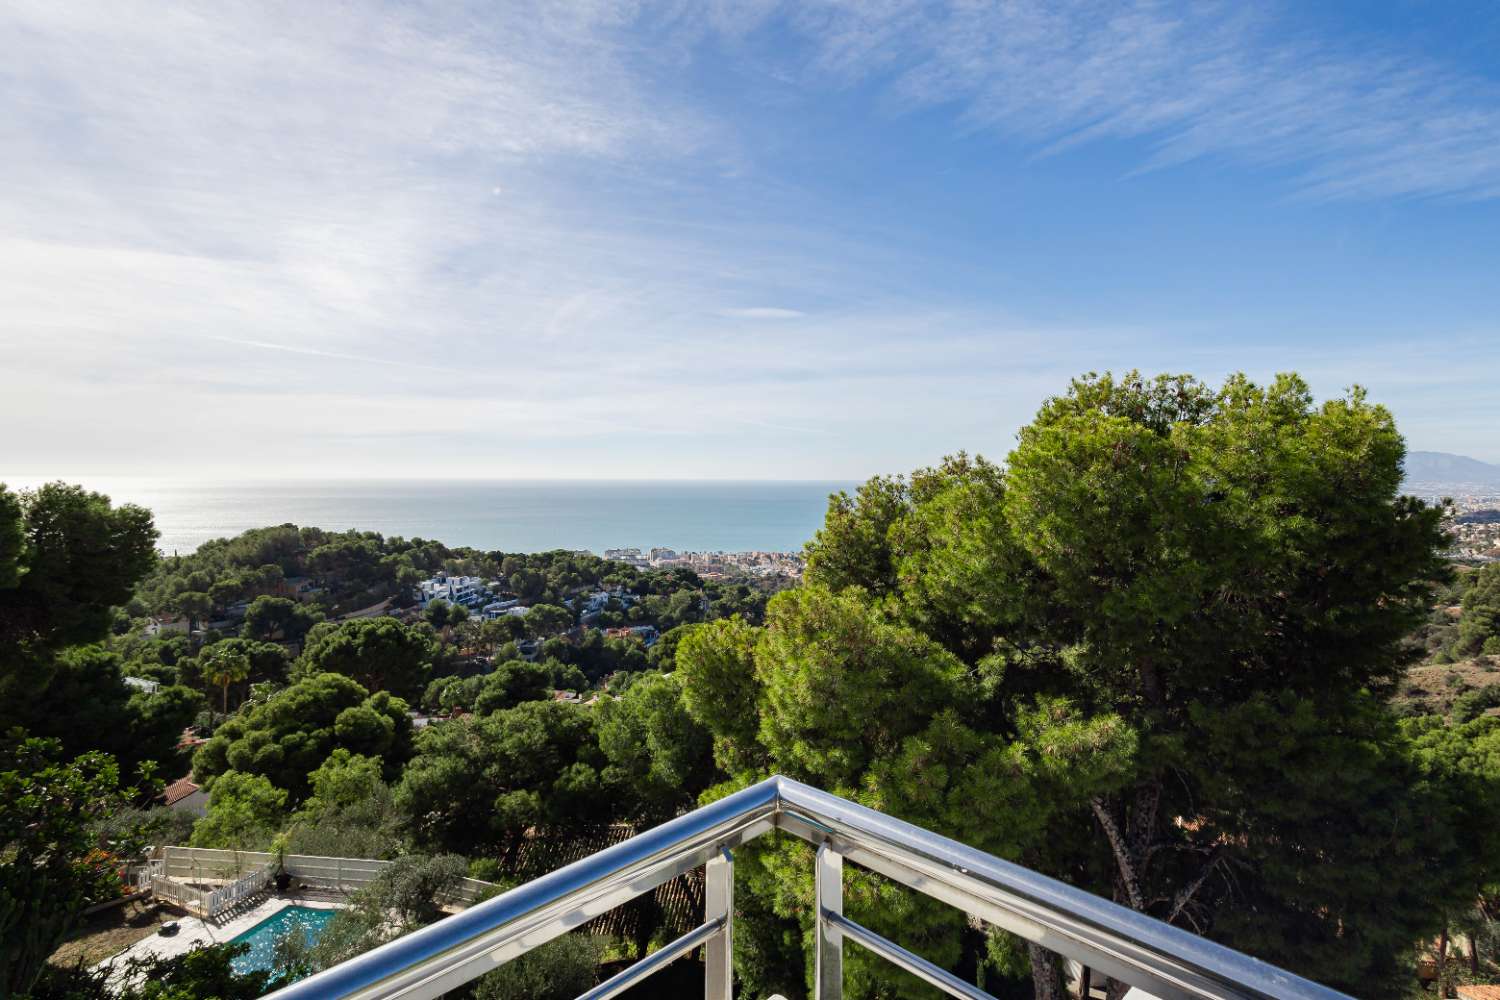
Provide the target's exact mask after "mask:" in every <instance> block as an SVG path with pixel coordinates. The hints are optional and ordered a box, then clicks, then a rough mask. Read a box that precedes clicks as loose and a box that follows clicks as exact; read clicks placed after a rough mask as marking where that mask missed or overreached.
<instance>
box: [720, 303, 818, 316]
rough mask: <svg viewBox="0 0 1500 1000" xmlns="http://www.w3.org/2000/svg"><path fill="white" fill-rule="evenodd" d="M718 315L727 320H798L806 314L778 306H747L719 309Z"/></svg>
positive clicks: (798, 310)
mask: <svg viewBox="0 0 1500 1000" xmlns="http://www.w3.org/2000/svg"><path fill="white" fill-rule="evenodd" d="M719 315H720V316H723V317H725V318H727V319H799V318H801V317H803V316H806V315H807V313H805V312H803V311H802V310H800V309H783V308H780V307H778V306H749V307H747V308H743V309H720V310H719Z"/></svg>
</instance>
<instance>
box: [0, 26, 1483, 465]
mask: <svg viewBox="0 0 1500 1000" xmlns="http://www.w3.org/2000/svg"><path fill="white" fill-rule="evenodd" d="M0 32H3V36H4V37H5V38H6V39H7V42H6V59H5V60H4V62H3V64H0V149H3V150H4V154H3V156H0V182H3V183H0V268H3V273H4V274H5V279H4V280H3V281H0V349H3V352H4V353H3V357H4V363H3V365H0V419H3V420H4V421H5V423H6V426H8V427H11V428H13V429H15V428H20V429H21V430H22V431H24V433H13V434H12V435H7V441H6V444H5V449H4V453H3V454H0V473H4V474H7V475H12V476H16V477H20V476H37V475H43V476H50V475H77V474H83V473H95V474H105V473H109V474H121V473H130V474H146V475H178V476H181V475H206V476H225V475H236V476H275V475H292V476H319V475H338V476H381V477H389V476H428V475H433V476H475V477H510V476H523V477H556V476H562V477H586V478H595V477H631V478H639V477H657V476H662V477H728V478H808V479H856V478H862V477H865V476H868V475H871V474H875V473H878V472H893V471H903V470H908V469H910V468H913V467H915V466H918V465H922V464H926V463H929V462H931V461H934V460H936V459H937V458H939V457H940V456H941V455H943V454H944V453H947V452H952V451H956V450H958V449H960V448H963V449H967V450H970V451H979V452H982V453H985V454H989V455H992V456H995V457H1002V456H1003V455H1004V453H1005V452H1006V451H1007V450H1008V449H1009V447H1010V445H1011V443H1012V440H1013V437H1014V433H1015V430H1016V428H1017V427H1018V426H1019V425H1020V424H1022V423H1023V422H1025V420H1026V419H1027V418H1028V417H1029V416H1030V415H1031V414H1032V413H1033V412H1034V411H1035V410H1036V407H1037V405H1038V404H1039V403H1040V402H1041V400H1042V399H1043V398H1044V397H1045V396H1047V395H1049V394H1052V393H1054V392H1058V391H1061V390H1062V389H1063V388H1064V387H1065V386H1066V383H1067V380H1068V378H1069V377H1070V376H1072V375H1075V374H1078V373H1080V372H1085V371H1090V370H1104V369H1114V370H1117V371H1118V370H1124V369H1128V368H1132V367H1138V368H1142V369H1144V370H1148V371H1188V372H1193V373H1196V374H1199V375H1201V376H1203V377H1205V378H1208V379H1213V380H1217V379H1219V378H1221V377H1222V376H1223V375H1224V374H1226V373H1228V372H1231V371H1236V370H1244V371H1247V372H1249V373H1251V374H1252V375H1253V376H1256V377H1259V378H1266V377H1269V376H1270V375H1271V374H1272V373H1274V372H1277V371H1284V370H1297V371H1301V372H1302V373H1304V374H1305V375H1306V376H1307V377H1308V379H1309V380H1310V381H1311V383H1312V385H1313V387H1314V389H1315V390H1316V391H1317V392H1318V393H1319V394H1320V395H1325V396H1326V395H1332V394H1336V393H1338V392H1340V391H1342V390H1343V389H1344V387H1346V386H1348V385H1349V384H1351V383H1360V384H1363V385H1365V386H1367V387H1368V388H1369V390H1370V391H1371V393H1372V395H1373V396H1374V397H1375V398H1376V399H1378V400H1380V401H1382V402H1385V403H1386V404H1388V405H1389V406H1390V407H1391V408H1392V409H1393V410H1394V411H1395V413H1396V414H1397V417H1398V418H1399V420H1400V422H1401V425H1402V427H1403V429H1404V430H1405V431H1406V433H1407V436H1408V440H1409V442H1410V444H1411V446H1412V447H1414V448H1423V449H1432V450H1443V451H1455V452H1460V453H1465V454H1469V455H1473V456H1475V457H1478V458H1482V459H1486V460H1489V461H1500V433H1497V428H1500V392H1497V390H1496V385H1497V382H1500V329H1497V326H1500V63H1497V62H1496V61H1495V60H1494V57H1493V53H1494V52H1496V51H1500V9H1496V8H1495V7H1494V6H1493V5H1492V4H1489V3H1487V2H1473V3H1463V2H1456V0H1455V2H1448V3H1435V2H1416V0H1412V2H1406V0H1393V2H1388V3H1384V4H1377V3H1373V2H1350V3H1320V4H1298V3H1286V4H1276V3H1265V4H1254V5H1245V4H1233V3H1225V4H1214V3H1206V4H1192V5H1177V4H1171V3H1144V2H1140V3H1137V2H1129V0H1119V2H1083V3H1060V2H1041V0H1037V2H1028V0H1015V2H1008V3H994V4H985V3H977V2H975V3H961V4H953V5H938V4H916V3H903V2H899V0H866V2H859V3H852V2H851V3H825V2H820V0H802V2H798V3H794V4H781V3H773V2H756V0H742V2H736V3H727V2H726V3H663V4H656V3H650V2H641V3H632V4H609V3H592V2H584V0H574V2H567V3H559V4H531V3H523V2H515V3H486V4H476V5H473V6H471V7H465V6H463V5H461V4H457V3H444V4H432V5H422V4H401V5H392V6H382V5H377V4H360V3H348V4H338V5H307V4H284V5H283V4H275V3H244V4H228V3H226V4H212V5H209V4H202V5H189V4H182V5H171V7H170V8H169V7H168V6H167V5H160V4H149V3H141V4H132V3H128V2H127V3H119V2H116V3H108V4H103V3H101V4H97V5H96V4H89V3H82V2H78V3H68V4H57V3H52V2H35V3H33V2H29V0H20V2H18V3H10V4H7V5H5V7H4V8H3V9H0Z"/></svg>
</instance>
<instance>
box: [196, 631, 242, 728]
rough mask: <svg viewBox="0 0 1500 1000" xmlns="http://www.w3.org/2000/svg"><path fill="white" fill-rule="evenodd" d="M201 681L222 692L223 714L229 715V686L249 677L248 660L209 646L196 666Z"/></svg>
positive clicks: (231, 651)
mask: <svg viewBox="0 0 1500 1000" xmlns="http://www.w3.org/2000/svg"><path fill="white" fill-rule="evenodd" d="M198 671H199V672H200V673H201V674H202V675H203V679H204V680H205V681H207V682H208V683H210V684H213V685H214V686H216V687H218V688H220V689H222V690H223V692H224V699H223V704H224V714H225V715H228V714H229V685H231V684H235V683H238V682H239V681H242V680H244V679H245V678H246V677H249V676H250V658H249V657H248V656H246V655H245V654H243V653H237V652H235V651H233V650H230V649H223V648H221V647H215V646H210V647H209V648H208V649H207V650H205V651H204V653H203V657H202V659H201V660H200V661H199V664H198Z"/></svg>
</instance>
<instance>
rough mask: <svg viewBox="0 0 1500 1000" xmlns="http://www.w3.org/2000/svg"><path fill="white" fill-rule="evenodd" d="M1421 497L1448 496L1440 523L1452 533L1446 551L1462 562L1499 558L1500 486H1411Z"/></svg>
mask: <svg viewBox="0 0 1500 1000" xmlns="http://www.w3.org/2000/svg"><path fill="white" fill-rule="evenodd" d="M1409 489H1410V492H1411V494H1412V495H1413V496H1415V497H1419V498H1421V499H1423V500H1429V501H1438V500H1443V499H1447V500H1451V501H1452V503H1453V513H1452V516H1450V517H1449V518H1448V519H1447V522H1446V523H1445V524H1444V527H1445V528H1447V529H1448V531H1449V532H1450V533H1451V534H1452V535H1453V547H1452V548H1451V549H1449V550H1448V555H1449V556H1450V557H1451V558H1453V559H1459V560H1463V561H1464V562H1481V563H1483V562H1500V490H1496V489H1494V488H1493V487H1483V488H1481V487H1467V488H1466V487H1458V486H1446V487H1441V486H1430V487H1429V486H1412V487H1410V488H1409Z"/></svg>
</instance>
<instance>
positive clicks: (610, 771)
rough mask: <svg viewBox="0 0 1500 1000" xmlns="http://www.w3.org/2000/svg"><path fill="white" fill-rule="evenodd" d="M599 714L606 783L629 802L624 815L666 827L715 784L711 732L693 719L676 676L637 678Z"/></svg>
mask: <svg viewBox="0 0 1500 1000" xmlns="http://www.w3.org/2000/svg"><path fill="white" fill-rule="evenodd" d="M596 712H597V726H598V731H599V749H600V750H601V751H602V752H603V753H604V756H605V758H606V759H607V760H608V761H609V763H608V765H607V766H606V767H605V769H604V780H605V782H606V783H607V784H609V785H611V786H614V787H617V788H619V789H621V790H622V792H623V793H624V794H625V795H626V796H627V797H628V799H629V801H630V805H629V806H627V807H626V808H624V809H621V810H620V811H621V813H622V815H626V816H628V817H629V818H631V819H634V820H636V821H638V822H642V823H651V824H654V823H659V822H663V821H665V820H668V819H671V818H672V817H673V816H675V815H677V814H678V813H680V812H684V811H686V810H687V809H690V808H692V806H693V805H694V802H695V800H696V799H697V797H698V796H699V795H700V794H701V793H702V792H703V791H704V790H705V789H706V788H708V786H709V784H710V783H711V782H712V781H713V778H714V768H713V756H712V752H711V749H710V735H709V732H708V730H707V729H705V728H704V727H703V726H702V725H701V724H699V723H698V722H697V721H696V720H694V719H693V717H692V716H691V715H689V714H688V711H687V707H686V705H684V704H683V700H682V681H681V679H679V678H678V677H676V675H673V674H658V673H646V674H639V675H636V676H635V679H634V682H633V683H632V684H631V685H630V686H629V687H628V688H627V689H626V690H625V692H624V694H622V695H621V696H620V697H618V698H613V697H609V698H604V699H603V700H602V701H601V702H600V704H599V705H598V707H597V709H596Z"/></svg>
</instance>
